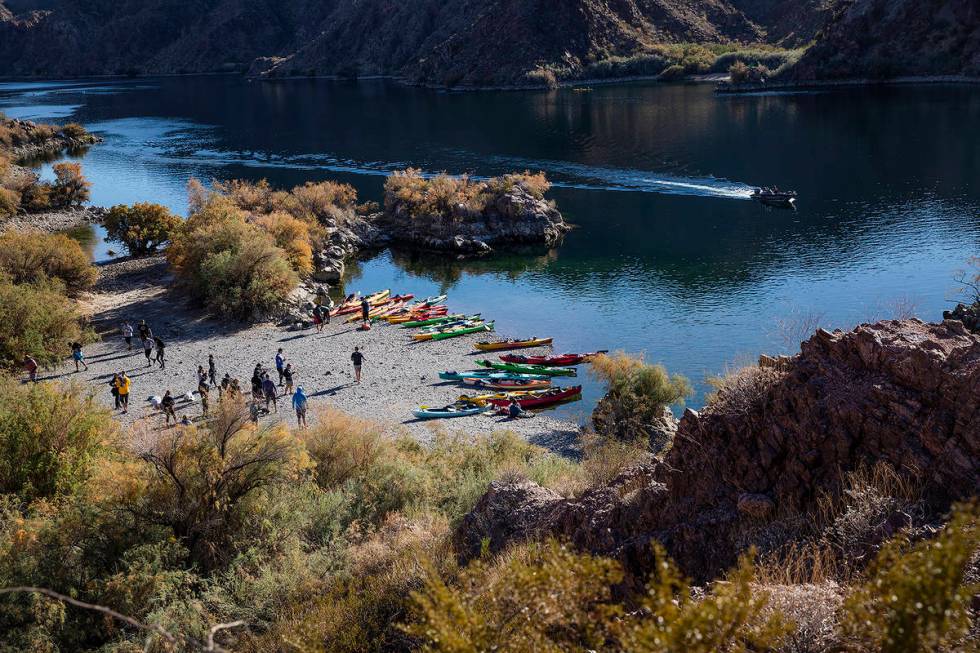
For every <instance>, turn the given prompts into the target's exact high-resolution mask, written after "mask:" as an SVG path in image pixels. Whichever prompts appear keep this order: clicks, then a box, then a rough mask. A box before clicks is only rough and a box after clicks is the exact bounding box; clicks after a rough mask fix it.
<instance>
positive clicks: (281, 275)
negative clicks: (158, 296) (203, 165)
mask: <svg viewBox="0 0 980 653" xmlns="http://www.w3.org/2000/svg"><path fill="white" fill-rule="evenodd" d="M167 257H168V259H169V260H170V263H171V265H172V266H173V268H174V271H175V272H176V273H177V276H178V278H179V279H180V280H181V281H182V282H183V283H184V285H185V286H186V287H187V288H188V289H189V290H190V292H191V294H192V295H193V296H194V297H195V298H196V299H197V300H199V301H201V302H202V303H203V304H204V305H205V306H207V307H208V309H209V310H210V311H211V312H212V313H214V314H215V315H219V316H224V317H230V318H234V319H239V320H246V319H250V318H252V317H256V316H263V315H268V314H269V313H271V312H272V311H274V310H275V309H276V308H278V307H279V306H281V305H282V303H283V302H284V301H285V300H286V297H287V296H288V295H289V293H290V292H291V291H292V290H293V288H295V287H296V285H297V284H298V283H299V279H298V277H297V276H296V273H295V272H294V271H293V269H292V268H291V266H290V264H289V261H288V259H287V255H286V253H285V252H284V251H283V250H281V249H279V248H278V247H276V246H275V245H274V244H273V241H272V237H271V236H270V235H269V234H267V233H266V232H264V231H262V230H261V229H259V228H258V227H256V226H255V225H252V224H250V223H248V222H246V221H245V219H244V216H242V215H241V213H240V212H238V211H237V210H235V209H233V208H230V207H226V208H224V209H222V208H221V207H219V206H215V205H213V204H212V205H211V206H210V207H209V208H207V209H206V210H205V211H202V212H200V213H198V214H195V215H192V216H191V218H190V219H189V220H188V221H187V222H186V223H185V224H184V225H183V227H182V228H181V229H180V230H179V231H178V232H177V233H176V235H175V236H173V238H172V242H171V245H170V247H169V248H168V250H167Z"/></svg>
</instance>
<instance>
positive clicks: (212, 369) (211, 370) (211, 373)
mask: <svg viewBox="0 0 980 653" xmlns="http://www.w3.org/2000/svg"><path fill="white" fill-rule="evenodd" d="M208 380H209V381H210V382H211V387H212V388H217V387H218V367H217V365H216V364H215V362H214V354H208ZM219 392H220V391H219Z"/></svg>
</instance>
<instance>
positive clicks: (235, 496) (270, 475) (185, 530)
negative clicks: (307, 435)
mask: <svg viewBox="0 0 980 653" xmlns="http://www.w3.org/2000/svg"><path fill="white" fill-rule="evenodd" d="M136 447H137V453H138V454H139V455H140V457H141V458H142V459H143V460H144V461H146V462H147V463H149V465H148V466H147V468H146V469H145V472H144V473H145V475H146V478H145V483H146V490H145V493H144V494H143V495H142V496H141V497H140V498H139V500H138V503H139V505H138V506H136V507H135V510H137V512H139V513H140V514H142V515H144V516H145V517H146V518H147V519H149V520H150V521H151V522H152V523H154V524H164V525H166V526H168V527H170V528H171V529H173V532H174V533H175V534H176V535H177V537H179V538H180V539H181V540H182V541H183V543H184V544H185V546H186V547H187V549H188V550H189V551H190V554H191V557H192V558H193V559H194V560H196V561H197V562H198V563H199V564H200V565H202V567H203V568H204V569H214V568H215V567H216V566H217V565H218V564H219V563H221V562H227V561H228V560H230V559H231V557H232V556H233V555H234V553H235V551H236V550H240V549H241V548H242V546H241V543H240V542H239V541H238V539H239V535H240V534H241V531H240V526H241V524H242V523H243V520H244V519H245V517H246V513H247V506H248V502H249V501H250V500H251V499H252V496H253V495H254V494H255V493H257V492H258V491H260V490H262V489H263V488H268V487H271V486H275V485H277V484H282V483H288V482H295V481H296V480H298V479H299V478H301V476H302V475H303V474H304V473H305V472H306V470H307V469H308V468H309V466H310V465H309V458H308V456H307V455H306V453H305V451H304V450H303V447H302V445H301V444H300V442H299V440H298V439H296V437H294V436H293V435H292V434H291V433H290V432H289V431H288V430H286V429H285V427H284V426H283V425H282V424H275V425H271V426H269V427H255V426H253V425H252V424H251V423H250V421H249V420H248V416H247V414H246V413H244V412H243V411H242V410H240V407H238V406H233V405H230V404H225V405H223V406H222V407H221V408H220V410H218V412H217V413H216V415H215V418H214V419H213V420H212V421H211V422H209V423H208V424H207V425H205V426H203V427H201V428H195V427H187V428H177V429H174V430H171V431H168V432H165V433H160V432H157V431H153V432H148V433H145V434H143V437H142V439H141V440H139V441H138V442H137V443H136Z"/></svg>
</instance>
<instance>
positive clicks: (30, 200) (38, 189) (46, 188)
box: [20, 183, 53, 213]
mask: <svg viewBox="0 0 980 653" xmlns="http://www.w3.org/2000/svg"><path fill="white" fill-rule="evenodd" d="M52 190H53V187H52V186H51V184H46V183H31V184H28V185H26V186H25V187H24V189H23V190H22V191H21V199H20V205H21V208H22V209H24V211H26V212H28V213H43V212H44V211H48V210H50V209H51V193H52Z"/></svg>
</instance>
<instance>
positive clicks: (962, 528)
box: [841, 502, 980, 653]
mask: <svg viewBox="0 0 980 653" xmlns="http://www.w3.org/2000/svg"><path fill="white" fill-rule="evenodd" d="M978 519H980V510H978V507H977V504H976V503H975V502H974V503H970V504H966V505H960V506H957V507H956V508H954V510H953V516H952V519H950V521H949V523H948V524H947V525H946V527H945V528H944V529H943V530H942V532H941V533H940V534H939V535H938V536H937V537H936V538H934V539H931V540H922V541H920V542H916V543H914V544H913V543H912V542H911V541H910V540H909V539H908V538H907V537H903V536H899V537H895V538H893V539H892V540H890V541H889V542H888V543H887V544H886V545H885V546H884V547H883V548H882V549H881V551H880V552H879V553H878V556H877V557H876V558H875V560H874V562H873V563H872V565H871V567H870V568H869V570H868V578H867V580H866V582H864V583H863V584H861V585H859V586H857V587H856V588H854V590H852V592H851V593H850V595H849V596H848V597H847V599H846V600H845V602H844V607H843V611H842V615H841V630H842V633H843V635H844V637H845V641H846V642H847V643H848V644H849V645H850V648H851V650H861V651H865V650H875V651H883V652H885V653H890V652H895V653H897V652H899V651H945V650H954V649H955V648H956V646H957V644H958V643H960V642H961V641H965V640H967V639H968V638H969V637H970V634H971V626H972V616H971V601H972V600H973V597H974V595H975V594H976V592H977V591H978V589H980V588H978V587H977V586H976V585H974V584H969V583H967V582H965V576H966V571H967V567H968V565H970V563H971V560H972V559H973V558H974V557H975V555H976V551H977V549H978V548H980V526H978Z"/></svg>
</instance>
